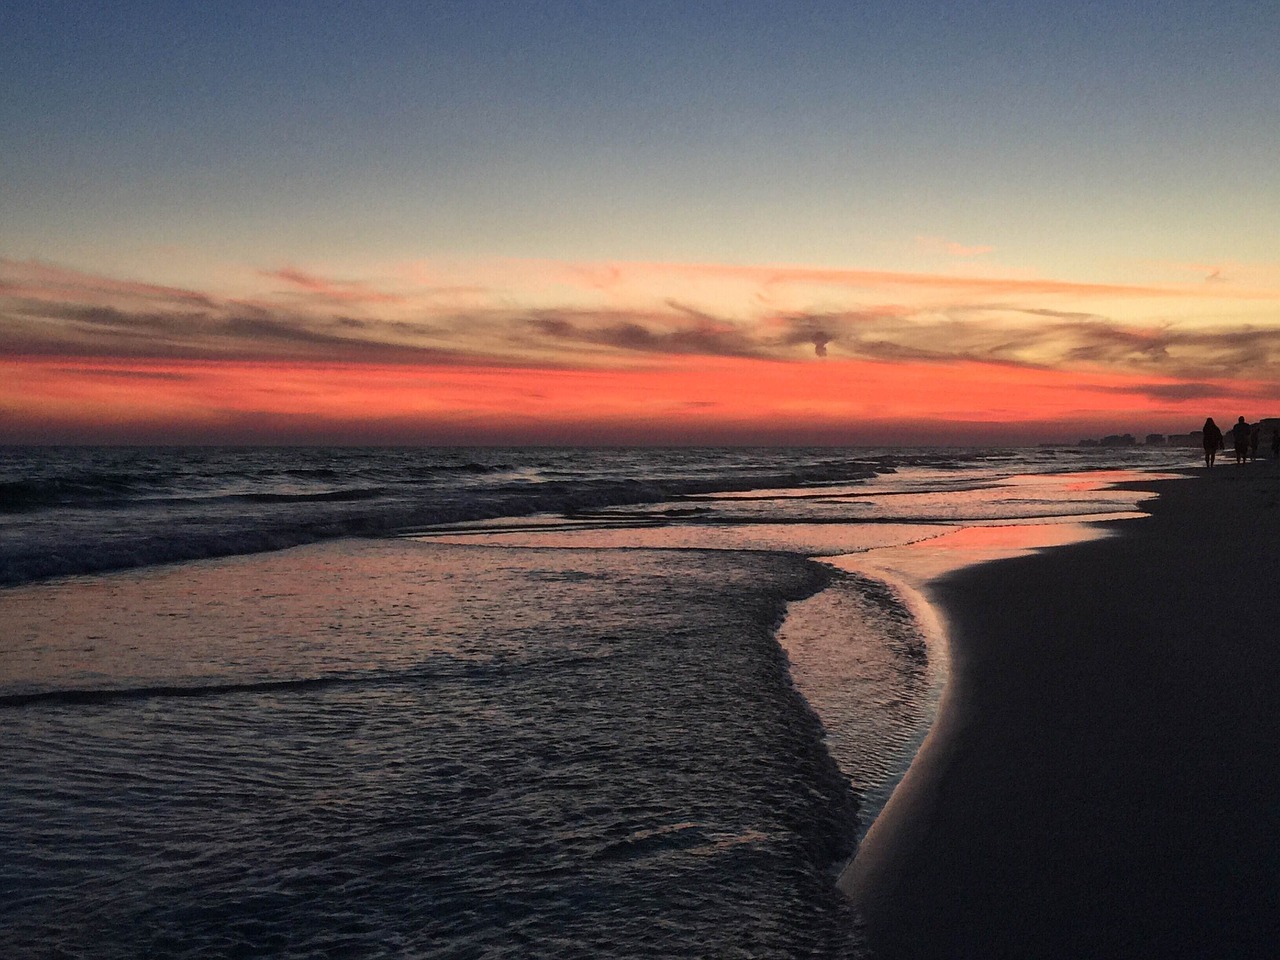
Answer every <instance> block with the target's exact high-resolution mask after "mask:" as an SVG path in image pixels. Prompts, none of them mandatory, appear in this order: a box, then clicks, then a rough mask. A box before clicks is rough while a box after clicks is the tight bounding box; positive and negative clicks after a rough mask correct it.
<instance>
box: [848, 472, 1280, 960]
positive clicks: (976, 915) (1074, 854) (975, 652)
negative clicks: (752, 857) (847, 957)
mask: <svg viewBox="0 0 1280 960" xmlns="http://www.w3.org/2000/svg"><path fill="white" fill-rule="evenodd" d="M1141 486H1143V487H1144V488H1147V489H1151V490H1153V491H1156V492H1157V493H1158V494H1159V500H1158V501H1157V502H1155V503H1154V504H1151V505H1149V509H1150V510H1151V511H1152V513H1153V516H1152V517H1150V518H1149V519H1142V520H1133V521H1128V522H1126V523H1124V524H1122V525H1121V527H1120V530H1121V533H1120V536H1116V537H1111V538H1108V539H1104V540H1095V541H1091V542H1086V543H1079V544H1074V545H1071V546H1066V547H1060V548H1055V549H1052V550H1048V551H1045V552H1043V553H1039V554H1035V555H1032V556H1027V557H1020V558H1016V559H1009V560H999V561H994V562H991V563H987V564H982V565H979V566H975V567H969V568H967V569H964V570H961V571H959V572H957V573H953V574H950V575H948V576H947V577H945V578H943V579H942V580H940V581H937V582H935V583H933V584H932V585H931V586H930V587H929V589H928V594H929V596H930V597H931V598H932V599H933V600H934V601H935V602H936V603H937V605H938V606H939V607H940V608H941V610H942V611H943V613H944V614H945V618H946V621H947V626H948V630H949V633H950V637H951V652H952V665H951V679H950V682H949V685H948V688H947V691H946V693H945V695H944V697H943V702H942V705H941V708H940V710H939V716H938V720H937V722H936V724H935V726H934V728H933V731H932V732H931V733H930V736H929V738H928V739H927V741H926V743H925V745H924V747H923V748H922V750H921V752H920V754H919V756H918V757H917V759H916V762H915V763H914V764H913V766H912V768H911V770H910V771H909V772H908V774H907V777H906V779H904V781H903V784H902V786H901V787H900V788H899V790H898V792H897V793H896V794H895V795H894V797H893V799H892V800H891V801H890V803H889V806H888V807H887V808H886V810H885V812H884V814H883V815H882V816H881V818H880V820H878V821H877V823H876V825H875V826H874V827H873V829H872V831H871V833H870V834H869V835H868V837H867V840H866V842H865V843H864V845H863V847H862V849H861V850H860V852H859V854H858V857H857V858H856V859H855V861H854V863H853V864H852V865H851V866H850V868H849V869H848V870H847V871H846V873H845V875H844V876H843V877H842V879H841V886H842V887H843V888H844V889H845V890H846V892H848V893H849V894H850V896H852V897H853V899H854V901H855V902H856V903H857V904H858V906H859V907H860V908H861V910H862V912H863V914H864V916H865V918H866V921H867V926H868V932H869V936H870V939H871V942H872V946H873V947H874V948H875V950H876V953H877V955H878V956H880V957H883V958H886V960H896V958H905V957H947V958H961V957H974V958H988V957H1029V958H1049V957H1072V958H1084V957H1175V956H1176V957H1181V956H1194V957H1264V956H1265V957H1274V956H1280V756H1278V754H1280V600H1278V599H1277V598H1278V597H1280V506H1278V503H1280V475H1277V472H1276V470H1275V467H1274V466H1273V465H1272V464H1270V463H1260V464H1251V465H1247V466H1245V467H1236V466H1235V465H1233V464H1220V465H1219V466H1217V467H1215V468H1214V469H1213V470H1212V471H1211V472H1208V473H1206V472H1205V471H1199V473H1198V475H1197V476H1196V477H1194V478H1193V479H1188V480H1171V481H1149V482H1145V483H1144V484H1141Z"/></svg>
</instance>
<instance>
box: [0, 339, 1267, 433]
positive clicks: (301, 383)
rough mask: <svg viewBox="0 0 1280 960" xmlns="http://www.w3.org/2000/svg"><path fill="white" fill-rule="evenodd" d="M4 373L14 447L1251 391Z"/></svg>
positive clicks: (980, 372)
mask: <svg viewBox="0 0 1280 960" xmlns="http://www.w3.org/2000/svg"><path fill="white" fill-rule="evenodd" d="M0 378H2V379H0V407H2V408H3V409H4V410H5V411H6V414H7V416H6V417H5V422H6V424H7V427H6V429H5V433H6V434H7V435H6V436H2V437H0V439H3V440H7V441H10V442H13V441H23V442H30V441H34V440H39V439H41V438H42V437H43V438H47V439H49V440H51V441H57V440H62V439H67V438H72V439H75V438H84V437H92V436H94V435H100V436H103V437H110V438H114V439H115V440H116V442H119V440H120V438H127V437H129V436H131V435H137V436H139V437H145V438H148V439H152V440H154V439H156V438H166V437H167V438H169V439H171V440H173V441H175V442H182V441H184V440H187V439H191V438H196V439H200V440H202V441H204V440H216V439H217V438H218V437H219V436H225V437H226V438H227V439H237V440H238V439H254V438H255V437H256V438H257V439H259V440H261V441H263V442H266V441H270V440H273V439H274V440H281V441H291V440H293V441H301V440H308V439H317V440H319V439H322V438H323V437H324V436H325V435H326V434H329V435H333V436H335V437H340V438H342V440H343V442H351V441H353V440H356V441H358V440H359V439H360V438H361V437H362V436H367V439H368V441H369V442H420V443H432V442H469V440H473V441H474V442H485V441H492V440H505V441H506V442H513V441H514V440H516V439H518V438H519V437H527V438H529V439H530V440H531V441H534V442H536V441H539V440H546V439H548V438H552V439H556V440H557V441H558V442H575V438H580V439H581V442H589V443H601V442H611V440H612V441H613V442H619V443H628V442H637V441H646V442H682V441H688V440H698V439H714V438H717V437H721V438H723V439H725V440H732V441H734V442H751V440H752V438H753V437H758V438H760V442H768V443H777V442H785V441H786V438H787V437H788V436H791V437H794V438H795V441H796V442H838V441H839V439H840V438H841V437H842V436H843V437H848V438H849V439H848V442H850V443H854V442H882V443H883V442H893V441H894V439H895V438H897V439H900V440H901V441H902V442H924V441H925V440H926V439H927V438H929V437H935V438H936V441H935V442H948V441H950V440H955V439H957V438H959V439H963V438H965V437H968V436H972V435H974V434H975V432H976V433H978V434H984V435H985V434H990V435H992V436H997V435H999V434H1000V433H1001V432H1004V433H1007V434H1009V435H1010V436H1026V435H1028V431H1029V430H1030V429H1031V428H1035V429H1039V430H1041V431H1043V430H1045V429H1055V430H1056V433H1055V435H1054V436H1047V437H1042V438H1043V439H1063V438H1065V437H1067V436H1069V434H1070V431H1072V430H1074V429H1077V428H1078V427H1080V426H1084V425H1096V424H1106V423H1114V424H1115V428H1116V429H1121V428H1123V429H1132V430H1145V429H1148V428H1150V429H1155V430H1160V429H1161V428H1163V430H1162V432H1174V429H1175V427H1176V428H1178V429H1177V431H1176V432H1183V431H1185V430H1190V429H1194V428H1195V426H1196V425H1197V424H1198V423H1199V422H1202V420H1203V416H1204V411H1205V409H1206V406H1208V407H1210V409H1209V413H1211V414H1212V413H1215V412H1217V408H1218V407H1221V406H1223V405H1224V404H1226V403H1231V404H1233V405H1234V406H1239V404H1240V402H1242V401H1241V400H1240V399H1238V398H1233V396H1232V393H1231V391H1228V390H1224V393H1223V396H1222V397H1217V398H1196V399H1188V400H1181V401H1178V400H1174V401H1170V400H1161V399H1157V398H1153V397H1151V396H1149V395H1148V394H1147V393H1144V392H1143V391H1145V390H1149V389H1150V388H1151V387H1152V385H1153V384H1152V382H1151V380H1150V379H1149V378H1147V379H1143V380H1141V381H1139V380H1138V379H1137V378H1134V377H1132V376H1121V375H1116V374H1097V375H1081V374H1072V373H1064V372H1060V371H1048V370H1034V369H1026V368H1019V367H1009V366H1000V365H993V364H984V363H978V362H966V363H953V364H946V365H939V364H926V363H920V362H903V363H892V364H891V363H884V362H875V361H866V360H845V359H828V360H822V361H813V362H805V363H794V362H792V363H789V362H779V361H769V360H755V359H738V358H675V359H672V358H665V359H664V362H663V364H662V365H661V366H657V365H654V366H644V367H631V368H624V369H607V370H600V369H596V370H581V369H546V368H516V367H502V366H490V367H475V366H439V367H414V366H407V365H363V364H342V363H334V362H320V363H317V362H285V363H279V362H266V361H251V362H244V361H207V360H199V361H191V360H183V361H153V360H146V361H139V360H121V359H68V358H62V357H48V356H36V357H17V358H6V359H3V360H0ZM1158 385H1159V384H1156V386H1158ZM1252 402H1254V403H1255V404H1256V402H1257V401H1256V400H1255V401H1252ZM1215 405H1216V406H1215ZM254 425H256V427H255V426H254ZM255 429H256V430H257V432H258V434H261V435H260V436H257V434H255V433H254V431H255Z"/></svg>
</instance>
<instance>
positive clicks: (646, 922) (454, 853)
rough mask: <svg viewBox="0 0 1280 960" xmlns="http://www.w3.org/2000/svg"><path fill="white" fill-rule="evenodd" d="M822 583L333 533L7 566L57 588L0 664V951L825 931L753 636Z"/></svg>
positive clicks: (787, 702)
mask: <svg viewBox="0 0 1280 960" xmlns="http://www.w3.org/2000/svg"><path fill="white" fill-rule="evenodd" d="M823 580H824V575H823V573H822V572H821V570H819V569H818V568H816V567H815V566H814V565H813V564H811V563H809V562H807V561H804V560H800V559H798V558H787V557H779V556H775V555H761V554H740V553H723V552H721V553H689V552H684V553H670V552H660V551H571V552H570V551H547V550H524V551H513V550H506V549H501V548H484V547H452V546H446V545H422V544H411V543H403V542H401V543H392V544H386V543H374V544H364V543H359V542H352V543H351V544H348V545H346V546H345V547H343V548H342V549H341V550H335V549H334V548H332V547H327V548H304V549H300V550H295V551H289V552H286V553H280V554H274V555H271V556H270V557H266V558H261V559H255V560H252V561H222V562H219V563H216V564H195V565H184V566H181V567H176V568H171V569H169V570H166V571H165V572H164V573H163V575H162V576H161V577H158V578H157V577H151V576H144V575H136V574H124V575H116V576H115V577H111V578H100V579H98V580H95V581H90V582H86V583H77V582H67V583H60V584H57V585H52V586H38V587H33V588H26V589H25V590H20V591H12V592H10V593H9V594H8V595H7V596H6V598H5V602H6V606H7V612H8V613H10V614H11V615H13V616H14V617H15V618H16V619H15V621H14V622H19V623H22V624H24V627H23V629H24V631H29V630H30V629H32V619H31V618H36V617H38V616H39V615H40V611H41V610H42V609H55V608H57V607H58V606H59V605H60V604H62V603H65V604H67V605H70V606H73V607H75V610H73V611H68V612H66V613H65V615H64V618H63V619H62V620H61V621H59V626H58V631H57V634H58V636H59V637H60V638H61V639H60V640H59V641H58V642H57V643H54V642H45V643H44V649H43V652H42V655H41V657H40V658H31V659H29V660H27V661H24V662H29V663H33V664H35V666H33V668H32V669H31V670H30V671H29V673H28V675H26V676H25V677H17V676H14V675H13V674H12V673H9V674H8V682H7V683H6V687H7V689H8V690H9V691H10V695H11V699H10V702H9V703H10V705H9V706H8V707H7V708H6V709H5V710H4V716H5V720H6V728H7V739H8V749H7V750H6V764H5V766H4V768H3V770H2V771H0V817H3V819H4V822H5V823H6V824H7V825H8V828H7V830H6V836H5V839H4V841H3V844H2V845H3V848H4V849H3V851H2V852H3V856H0V890H2V891H3V894H4V896H3V897H2V898H0V930H3V933H2V934H0V937H2V938H3V940H4V944H3V946H4V951H3V952H4V954H5V956H7V957H22V956H48V955H55V956H56V955H72V956H89V955H92V956H97V957H136V956H204V955H209V954H210V953H216V954H219V955H264V954H270V955H272V956H315V955H337V954H343V955H363V956H370V955H379V954H382V953H386V952H392V953H400V952H405V951H408V952H411V953H418V954H426V955H431V956H479V955H484V956H513V957H514V956H583V957H586V956H593V957H598V956H635V955H653V956H673V957H674V956H688V955H690V954H691V953H693V954H698V955H742V956H770V957H772V956H793V955H794V956H799V955H805V956H810V955H818V956H822V955H825V956H845V955H849V954H850V953H851V952H854V951H856V949H857V947H856V935H855V932H854V926H853V924H852V921H851V917H850V915H849V914H848V911H847V908H846V906H845V904H844V903H843V902H842V900H841V898H840V897H839V895H838V894H837V893H836V892H835V891H834V887H833V882H832V881H833V876H834V871H835V870H837V869H838V868H839V866H840V865H841V864H842V862H843V860H844V859H845V858H847V856H848V855H849V853H850V852H851V849H852V842H853V825H854V824H855V823H856V806H855V801H854V797H853V794H852V792H851V791H850V789H849V787H848V784H847V782H846V781H845V780H844V778H843V777H842V776H841V774H840V773H839V771H838V770H837V768H836V766H835V764H834V763H833V762H832V760H831V757H830V755H829V754H828V753H827V752H826V750H825V749H823V747H822V743H821V739H820V735H819V729H818V724H817V720H816V718H815V717H814V716H813V715H812V713H811V712H810V711H809V709H808V708H807V706H806V705H805V704H804V702H803V701H802V700H801V699H800V698H799V697H798V695H797V694H796V692H795V690H794V688H793V687H792V685H791V683H790V681H789V678H788V676H787V672H786V663H785V660H784V658H783V657H782V656H781V654H780V651H779V649H778V647H777V644H776V642H775V640H774V638H773V628H774V626H775V625H776V623H777V621H778V620H779V619H780V617H781V615H782V612H783V609H784V602H785V599H786V598H789V597H790V598H796V597H799V596H803V595H805V594H807V593H809V592H811V591H813V590H814V589H817V588H818V587H819V586H821V584H822V582H823ZM196 590H203V591H205V593H204V596H205V598H206V599H205V600H204V601H203V602H204V604H205V605H206V606H208V607H209V608H210V614H209V616H205V615H203V613H202V611H201V607H200V606H195V607H194V615H193V616H191V617H175V616H174V614H175V613H176V612H177V611H178V610H180V609H183V608H190V607H191V605H192V604H193V603H198V602H199V601H195V600H194V598H193V597H192V596H191V593H192V591H196ZM81 591H87V593H85V594H82V593H81ZM80 604H83V605H80ZM91 610H96V611H98V615H97V616H95V615H93V614H91V613H90V612H89V611H91ZM90 629H92V630H95V631H106V632H108V633H111V634H113V635H115V636H120V637H128V638H129V642H127V643H126V645H125V646H126V647H127V648H128V650H127V655H126V656H122V657H118V658H117V657H113V656H102V657H97V658H93V656H92V655H93V654H95V653H97V650H96V649H95V650H94V651H90V652H88V653H86V651H84V650H82V649H78V646H79V644H80V643H82V642H85V641H87V640H88V637H87V636H86V634H87V631H88V630H90ZM39 642H40V641H38V640H36V639H21V640H19V641H18V643H19V644H20V645H22V646H23V647H29V646H30V645H31V644H34V643H39ZM93 642H95V643H97V644H98V646H104V645H105V646H110V644H109V643H106V642H105V641H104V639H103V638H102V637H101V636H100V637H99V639H98V640H96V641H93ZM6 647H8V645H7V644H6ZM10 653H11V651H10ZM86 656H88V657H90V659H88V660H86V659H85V658H86ZM15 666H16V664H15V662H14V661H13V660H12V659H11V660H10V661H9V662H8V663H7V665H6V669H12V668H14V667H15ZM268 678H269V679H272V680H276V681H279V680H280V679H281V678H287V679H288V680H289V681H291V682H289V683H280V684H279V685H276V686H272V687H270V688H266V689H255V688H254V687H253V686H252V685H253V684H255V683H258V682H260V681H262V680H264V679H268ZM55 680H56V683H55V682H54V681H55ZM316 681H322V682H316ZM237 686H239V689H237ZM173 688H177V689H173ZM74 689H81V690H85V689H92V690H95V691H100V692H102V693H101V695H97V696H90V697H79V698H77V697H75V696H71V695H68V694H67V691H71V690H74ZM57 691H62V693H59V692H57ZM108 691H111V693H110V694H108V693H107V692H108ZM41 692H43V693H44V694H46V695H45V696H43V697H33V696H32V695H33V694H38V693H41ZM182 694H185V695H182Z"/></svg>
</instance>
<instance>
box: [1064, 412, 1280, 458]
mask: <svg viewBox="0 0 1280 960" xmlns="http://www.w3.org/2000/svg"><path fill="white" fill-rule="evenodd" d="M1215 422H1216V421H1215ZM1252 422H1253V423H1256V424H1257V425H1258V427H1259V433H1260V436H1259V438H1258V455H1259V456H1262V457H1269V456H1271V434H1272V431H1274V430H1280V417H1263V418H1262V419H1261V420H1255V421H1252ZM1234 423H1235V418H1234V417H1232V418H1230V419H1227V418H1223V420H1222V422H1220V423H1218V426H1219V427H1220V428H1221V429H1222V431H1223V432H1224V433H1228V434H1229V433H1230V430H1231V426H1232V424H1234ZM1203 445H1204V431H1203V430H1191V431H1189V432H1187V433H1170V434H1168V435H1165V434H1163V433H1149V434H1147V436H1146V439H1145V440H1144V441H1143V442H1142V443H1141V444H1139V443H1138V441H1137V439H1136V438H1135V437H1134V436H1133V434H1131V433H1113V434H1111V435H1110V436H1106V437H1102V438H1101V439H1098V440H1093V439H1085V440H1081V441H1080V443H1079V444H1077V446H1081V447H1134V446H1144V447H1194V448H1196V449H1199V448H1200V447H1202V446H1203Z"/></svg>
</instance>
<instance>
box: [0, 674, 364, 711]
mask: <svg viewBox="0 0 1280 960" xmlns="http://www.w3.org/2000/svg"><path fill="white" fill-rule="evenodd" d="M370 679H373V678H370V677H314V678H307V679H299V680H250V681H245V682H241V683H210V684H199V685H197V684H192V685H183V684H163V685H157V686H151V687H118V688H112V687H86V688H70V689H64V690H38V691H34V692H31V693H8V694H0V708H3V707H29V706H36V705H40V704H60V705H66V706H92V705H95V704H101V703H112V702H115V701H120V700H150V699H154V698H157V697H215V696H222V695H225V694H232V693H270V692H272V691H277V690H303V689H318V688H321V687H334V686H350V685H352V684H357V683H367V682H369V680H370Z"/></svg>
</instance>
